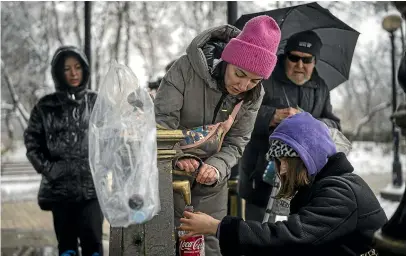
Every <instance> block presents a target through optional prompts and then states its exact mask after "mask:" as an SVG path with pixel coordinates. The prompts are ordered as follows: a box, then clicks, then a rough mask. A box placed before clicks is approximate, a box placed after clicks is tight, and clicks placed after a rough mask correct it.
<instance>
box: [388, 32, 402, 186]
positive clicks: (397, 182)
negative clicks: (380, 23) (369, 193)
mask: <svg viewBox="0 0 406 256" xmlns="http://www.w3.org/2000/svg"><path fill="white" fill-rule="evenodd" d="M390 41H391V46H392V49H391V50H392V54H391V59H392V113H395V112H396V107H397V93H396V92H397V90H396V66H395V65H396V61H395V54H396V49H395V35H394V32H390ZM392 134H393V164H392V175H393V177H392V183H393V186H394V187H401V186H402V182H403V178H402V165H401V163H400V160H399V131H398V130H397V128H396V124H395V122H392Z"/></svg>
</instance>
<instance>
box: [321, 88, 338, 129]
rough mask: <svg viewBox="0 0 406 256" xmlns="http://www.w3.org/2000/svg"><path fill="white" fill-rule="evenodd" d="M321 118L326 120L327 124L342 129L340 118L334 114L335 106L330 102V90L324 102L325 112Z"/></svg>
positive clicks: (323, 120)
mask: <svg viewBox="0 0 406 256" xmlns="http://www.w3.org/2000/svg"><path fill="white" fill-rule="evenodd" d="M319 120H320V121H322V122H324V123H325V124H326V125H327V126H329V127H332V128H336V129H338V130H339V131H341V124H340V119H339V118H338V117H337V116H336V115H334V114H333V107H332V106H331V102H330V92H328V91H327V98H326V101H325V102H324V107H323V112H322V113H321V116H320V118H319Z"/></svg>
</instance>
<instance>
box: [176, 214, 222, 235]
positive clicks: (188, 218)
mask: <svg viewBox="0 0 406 256" xmlns="http://www.w3.org/2000/svg"><path fill="white" fill-rule="evenodd" d="M183 216H184V218H181V219H180V223H181V225H180V227H179V228H178V229H179V230H182V231H188V232H189V233H187V234H186V235H184V236H182V237H180V238H181V239H183V240H184V239H187V238H188V237H191V236H194V235H216V233H217V229H218V226H219V224H220V221H219V220H216V219H215V218H213V217H211V216H210V215H207V214H205V213H202V212H195V213H192V212H184V213H183Z"/></svg>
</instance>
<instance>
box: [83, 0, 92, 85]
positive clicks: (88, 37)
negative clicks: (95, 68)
mask: <svg viewBox="0 0 406 256" xmlns="http://www.w3.org/2000/svg"><path fill="white" fill-rule="evenodd" d="M91 13H92V7H91V2H90V1H85V45H84V51H85V54H86V57H87V59H88V61H89V69H90V70H92V58H91V57H92V56H91V52H92V47H91V42H92V39H91V24H92V20H91ZM90 78H91V76H90V77H89V82H88V86H89V88H91V79H90Z"/></svg>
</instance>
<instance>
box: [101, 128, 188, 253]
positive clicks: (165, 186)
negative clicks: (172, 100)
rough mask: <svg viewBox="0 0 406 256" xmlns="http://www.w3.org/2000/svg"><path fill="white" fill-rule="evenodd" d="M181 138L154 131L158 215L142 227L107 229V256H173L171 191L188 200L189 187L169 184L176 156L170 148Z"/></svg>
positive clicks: (174, 132) (176, 133)
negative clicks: (108, 241)
mask: <svg viewBox="0 0 406 256" xmlns="http://www.w3.org/2000/svg"><path fill="white" fill-rule="evenodd" d="M182 138H184V137H183V134H182V131H179V130H165V129H163V128H162V127H158V130H157V140H158V170H159V196H160V199H161V211H160V212H159V214H158V215H157V216H155V217H154V218H153V219H152V220H150V221H149V222H147V223H146V224H143V225H131V226H129V227H128V228H110V245H109V255H114V256H130V255H131V256H141V255H142V256H144V255H153V256H161V255H162V256H173V255H175V247H176V241H175V233H174V231H175V227H174V220H173V219H174V214H173V189H177V190H178V191H180V192H181V193H182V194H183V195H184V197H185V200H189V198H190V187H189V190H188V189H187V185H189V183H188V184H183V183H179V182H177V183H176V182H175V183H174V184H173V183H172V159H173V157H174V156H175V154H176V151H175V150H173V146H174V145H175V144H176V143H177V142H179V141H180V140H181V139H182ZM173 186H174V187H173ZM187 190H188V191H187ZM182 191H183V192H182ZM188 193H189V194H188ZM187 194H188V195H187Z"/></svg>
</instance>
